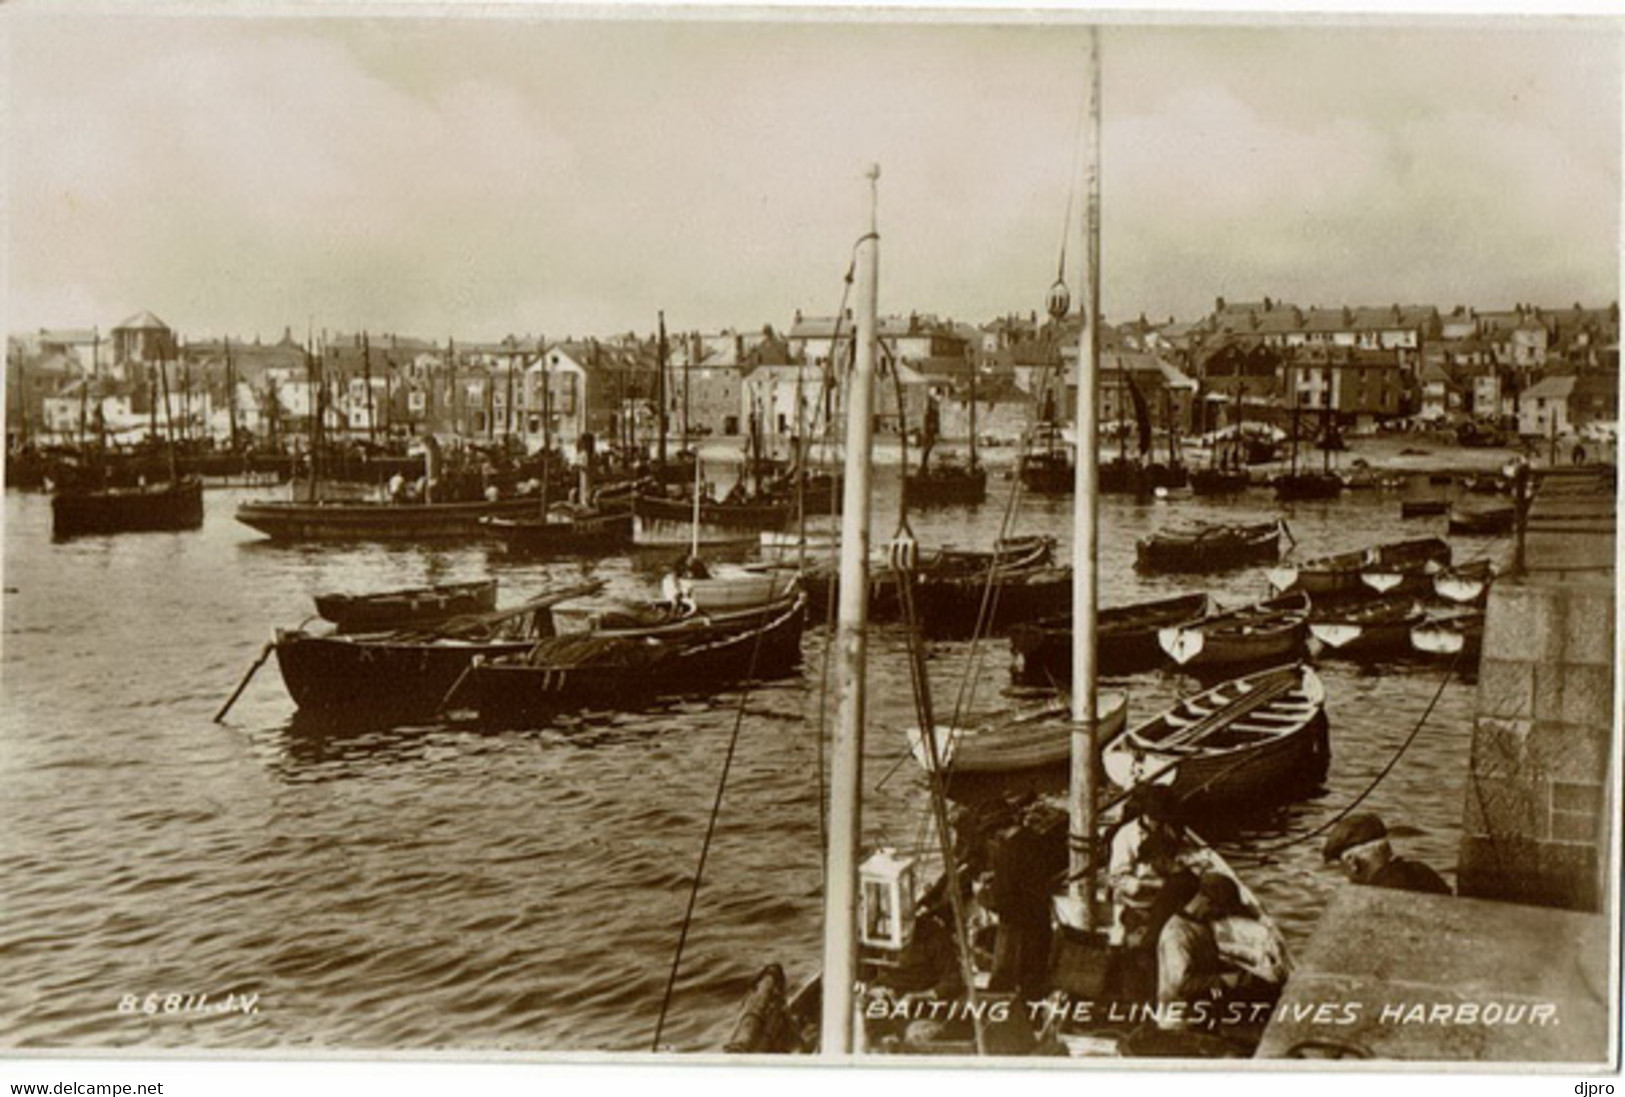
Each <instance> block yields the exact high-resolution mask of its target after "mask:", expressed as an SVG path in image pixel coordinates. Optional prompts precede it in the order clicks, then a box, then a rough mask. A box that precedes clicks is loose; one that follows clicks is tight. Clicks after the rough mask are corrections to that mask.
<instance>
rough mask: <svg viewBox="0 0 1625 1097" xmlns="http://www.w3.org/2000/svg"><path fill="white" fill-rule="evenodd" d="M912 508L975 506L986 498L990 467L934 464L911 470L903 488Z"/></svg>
mask: <svg viewBox="0 0 1625 1097" xmlns="http://www.w3.org/2000/svg"><path fill="white" fill-rule="evenodd" d="M904 490H905V491H906V492H907V494H908V503H909V506H911V507H942V506H975V505H977V504H978V503H980V502H982V501H983V500H985V499H986V498H987V470H986V469H984V468H982V467H980V466H969V465H943V464H937V465H932V466H931V467H930V468H926V469H922V470H920V471H919V472H911V473H909V474H908V476H907V478H906V487H905V489H904Z"/></svg>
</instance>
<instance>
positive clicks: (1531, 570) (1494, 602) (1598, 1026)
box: [1258, 468, 1619, 1067]
mask: <svg viewBox="0 0 1625 1097" xmlns="http://www.w3.org/2000/svg"><path fill="white" fill-rule="evenodd" d="M1616 509H1617V508H1616V502H1615V485H1614V478H1613V470H1612V469H1611V468H1610V469H1603V470H1599V469H1565V470H1551V471H1548V472H1545V473H1543V474H1541V475H1540V476H1539V477H1538V478H1537V479H1536V481H1535V483H1534V485H1533V488H1532V493H1531V497H1530V500H1529V505H1528V507H1527V510H1526V513H1525V518H1524V521H1523V522H1522V523H1521V535H1520V538H1519V541H1518V544H1517V546H1516V547H1515V548H1514V559H1513V561H1512V564H1513V571H1512V573H1511V574H1508V575H1504V576H1502V577H1501V578H1500V579H1499V580H1497V582H1496V584H1495V586H1494V587H1493V588H1492V590H1491V593H1490V600H1489V606H1488V610H1487V616H1486V621H1485V635H1484V648H1483V656H1482V661H1481V663H1480V666H1479V685H1478V700H1477V709H1476V713H1475V717H1474V727H1473V738H1472V748H1471V755H1470V758H1469V761H1468V766H1469V773H1468V781H1467V791H1466V797H1465V803H1464V804H1463V827H1462V840H1461V846H1460V853H1459V862H1458V867H1457V880H1458V891H1459V894H1458V895H1456V896H1453V897H1452V896H1438V895H1426V894H1420V893H1416V892H1409V891H1398V890H1392V889H1383V888H1375V887H1361V886H1357V885H1354V884H1348V885H1345V886H1344V888H1343V890H1342V891H1341V892H1340V893H1339V894H1338V895H1337V896H1335V897H1334V899H1333V901H1332V902H1331V904H1330V905H1329V906H1328V907H1327V909H1326V911H1325V913H1324V915H1323V916H1322V918H1321V920H1320V923H1319V924H1318V926H1317V927H1316V930H1315V933H1314V936H1313V938H1312V940H1311V942H1310V945H1309V947H1308V948H1307V949H1306V950H1305V951H1304V953H1303V954H1302V956H1301V957H1300V963H1299V966H1298V969H1297V970H1296V971H1295V972H1294V974H1293V975H1292V977H1291V979H1290V980H1289V982H1288V984H1287V986H1286V988H1285V990H1284V992H1283V994H1282V996H1281V1001H1280V1005H1279V1007H1278V1008H1277V1011H1276V1012H1275V1014H1274V1015H1273V1019H1272V1021H1271V1023H1270V1026H1269V1029H1268V1031H1267V1032H1266V1034H1265V1036H1264V1040H1263V1043H1262V1044H1261V1045H1260V1047H1259V1051H1258V1054H1259V1056H1260V1057H1262V1058H1327V1057H1331V1058H1371V1059H1379V1060H1411V1061H1446V1060H1449V1061H1457V1062H1459V1061H1462V1060H1464V1059H1465V1060H1479V1061H1501V1062H1512V1061H1522V1062H1546V1063H1553V1064H1556V1063H1563V1064H1569V1065H1582V1064H1589V1065H1594V1066H1597V1067H1602V1066H1603V1065H1605V1064H1606V1063H1608V1062H1610V1061H1611V1059H1612V1056H1613V1051H1614V1049H1613V1047H1612V1044H1611V1039H1610V1037H1611V1036H1612V1035H1613V1034H1612V1032H1611V1029H1610V1025H1609V1003H1610V1002H1611V1001H1613V1000H1614V999H1615V996H1616V993H1617V992H1616V991H1615V989H1614V987H1613V985H1612V979H1613V974H1614V972H1613V965H1612V962H1611V956H1612V953H1611V951H1610V947H1609V946H1610V939H1611V935H1612V933H1613V932H1615V931H1617V925H1616V917H1617V915H1616V912H1615V911H1614V910H1613V909H1612V899H1611V893H1610V888H1609V875H1610V874H1609V867H1610V866H1611V865H1613V864H1615V863H1617V856H1618V854H1617V848H1618V846H1617V843H1618V835H1617V834H1616V833H1615V831H1614V827H1613V820H1614V818H1615V816H1616V814H1617V805H1616V804H1615V803H1614V802H1613V796H1612V787H1613V781H1614V774H1615V772H1616V771H1615V768H1614V767H1615V766H1616V765H1617V764H1618V763H1617V757H1616V753H1617V749H1618V742H1619V735H1618V730H1617V722H1616V720H1615V717H1614V708H1615V696H1614V666H1615V652H1616V637H1615V541H1616V537H1615V518H1616ZM1328 1007H1329V1008H1328Z"/></svg>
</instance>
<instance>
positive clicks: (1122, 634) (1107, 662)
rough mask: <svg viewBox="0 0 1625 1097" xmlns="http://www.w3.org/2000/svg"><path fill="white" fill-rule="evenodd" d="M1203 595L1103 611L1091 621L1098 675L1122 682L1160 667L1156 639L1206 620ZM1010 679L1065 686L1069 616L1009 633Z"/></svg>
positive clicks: (1207, 600) (1069, 676)
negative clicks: (1167, 630) (1178, 627)
mask: <svg viewBox="0 0 1625 1097" xmlns="http://www.w3.org/2000/svg"><path fill="white" fill-rule="evenodd" d="M1211 607H1212V600H1211V599H1210V598H1209V597H1208V596H1207V595H1206V594H1181V595H1177V596H1175V597H1173V598H1161V599H1158V600H1156V601H1153V602H1137V603H1135V604H1134V605H1128V606H1117V607H1114V608H1112V609H1103V610H1101V611H1100V612H1099V613H1098V614H1097V615H1096V619H1095V637H1096V642H1095V654H1096V660H1097V665H1098V667H1099V672H1100V673H1101V674H1104V675H1112V676H1121V675H1126V674H1138V673H1140V672H1141V671H1146V670H1152V669H1154V668H1156V667H1158V666H1160V665H1161V664H1162V661H1163V651H1162V648H1161V646H1160V645H1159V644H1158V643H1157V633H1158V632H1159V631H1160V630H1162V629H1164V628H1168V627H1169V626H1172V625H1183V624H1187V623H1189V622H1192V621H1197V620H1200V619H1201V618H1203V617H1205V616H1207V613H1208V611H1209V609H1210V608H1211ZM1010 651H1011V654H1012V656H1013V665H1012V668H1011V674H1012V676H1013V677H1014V678H1015V679H1016V680H1017V681H1019V682H1021V683H1023V684H1027V685H1040V686H1064V685H1067V684H1069V683H1070V682H1071V681H1072V615H1071V612H1070V611H1068V612H1067V613H1064V614H1058V615H1055V616H1051V617H1045V618H1043V619H1041V620H1038V621H1030V622H1026V623H1024V624H1019V625H1016V626H1014V627H1013V628H1011V630H1010Z"/></svg>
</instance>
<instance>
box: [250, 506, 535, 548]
mask: <svg viewBox="0 0 1625 1097" xmlns="http://www.w3.org/2000/svg"><path fill="white" fill-rule="evenodd" d="M536 505H537V501H536V500H535V499H534V498H516V499H499V500H496V501H494V502H493V501H490V500H480V501H478V502H470V503H356V502H348V503H340V502H332V503H329V502H313V503H296V502H287V501H281V500H271V501H264V502H257V503H244V504H242V505H241V506H240V507H238V508H237V521H239V522H241V523H242V524H243V525H245V526H249V527H251V528H253V529H257V530H259V531H260V532H261V533H263V534H265V535H266V536H268V537H270V538H271V539H272V540H274V541H440V540H455V539H459V538H470V537H478V536H481V535H482V534H483V533H484V532H485V528H484V526H482V525H481V524H480V520H481V519H483V518H529V517H534V515H535V514H536Z"/></svg>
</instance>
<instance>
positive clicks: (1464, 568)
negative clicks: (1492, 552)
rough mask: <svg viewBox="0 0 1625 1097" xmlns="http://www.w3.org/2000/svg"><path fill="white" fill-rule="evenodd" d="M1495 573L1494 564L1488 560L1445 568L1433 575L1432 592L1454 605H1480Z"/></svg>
mask: <svg viewBox="0 0 1625 1097" xmlns="http://www.w3.org/2000/svg"><path fill="white" fill-rule="evenodd" d="M1495 574H1496V569H1495V565H1494V564H1492V563H1491V562H1490V561H1488V560H1474V561H1471V562H1469V563H1466V564H1460V565H1458V566H1456V567H1453V568H1446V569H1444V570H1443V571H1441V572H1439V573H1438V574H1437V575H1435V576H1434V577H1433V593H1435V594H1437V595H1438V596H1439V597H1440V598H1443V599H1444V600H1445V601H1447V602H1452V603H1454V604H1456V605H1462V606H1467V605H1472V606H1482V605H1483V604H1484V602H1485V600H1486V599H1487V598H1488V597H1489V594H1490V584H1491V583H1492V582H1494V581H1495Z"/></svg>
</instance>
